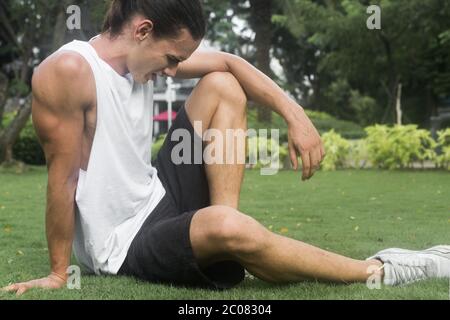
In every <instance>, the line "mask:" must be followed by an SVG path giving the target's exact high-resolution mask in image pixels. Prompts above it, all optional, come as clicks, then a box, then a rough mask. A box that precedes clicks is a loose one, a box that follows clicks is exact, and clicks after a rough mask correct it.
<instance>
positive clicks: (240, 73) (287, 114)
mask: <svg viewBox="0 0 450 320" xmlns="http://www.w3.org/2000/svg"><path fill="white" fill-rule="evenodd" d="M216 71H219V72H230V73H232V74H233V75H234V76H235V78H236V79H237V80H238V81H239V83H240V84H241V86H242V88H243V89H244V91H245V93H246V94H247V96H248V98H249V99H251V100H253V101H255V102H257V103H260V104H262V105H265V106H267V107H269V108H271V109H272V110H273V111H275V112H277V113H278V114H280V115H281V116H282V117H283V118H284V119H285V120H286V123H287V125H288V129H289V130H288V140H289V155H290V159H291V162H292V164H293V166H294V169H297V168H298V158H297V157H298V156H301V159H302V163H303V165H302V171H303V176H302V178H303V180H307V179H310V178H311V177H312V176H313V174H314V172H315V171H316V170H317V169H318V167H319V165H320V163H321V162H322V160H323V159H324V157H325V149H324V146H323V143H322V140H321V139H320V135H319V133H318V131H317V130H316V128H315V127H314V125H313V123H312V122H311V120H310V119H309V118H308V116H307V115H306V113H305V112H304V110H303V108H302V107H301V106H300V105H298V104H297V103H296V102H295V101H294V100H292V99H291V98H290V97H289V96H288V95H287V94H286V93H285V92H284V91H283V90H282V89H281V88H280V87H279V86H278V85H277V84H276V83H275V82H274V81H273V80H272V79H270V78H269V77H268V76H266V75H265V74H264V73H262V72H261V71H259V70H258V69H256V68H255V67H253V66H252V65H251V64H250V63H248V62H247V61H245V60H244V59H242V58H241V57H238V56H236V55H233V54H229V53H225V52H210V51H201V50H197V51H196V52H194V53H193V54H192V56H191V57H190V58H189V59H187V60H186V61H184V62H182V63H181V64H180V65H179V66H178V69H177V73H176V77H177V78H200V77H203V76H204V75H206V74H208V73H211V72H216Z"/></svg>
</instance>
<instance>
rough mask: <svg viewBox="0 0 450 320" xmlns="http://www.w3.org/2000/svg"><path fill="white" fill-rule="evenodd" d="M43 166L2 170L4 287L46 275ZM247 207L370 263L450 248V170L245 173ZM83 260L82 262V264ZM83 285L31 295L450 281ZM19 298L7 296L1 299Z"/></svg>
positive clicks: (428, 285)
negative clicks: (387, 251)
mask: <svg viewBox="0 0 450 320" xmlns="http://www.w3.org/2000/svg"><path fill="white" fill-rule="evenodd" d="M45 192H46V171H45V168H36V167H33V168H31V169H30V170H29V171H28V172H26V173H24V174H21V175H19V174H15V173H13V172H9V173H6V172H3V173H0V246H1V249H0V286H3V285H6V284H8V283H9V282H16V281H24V280H28V279H31V278H35V277H40V276H44V275H46V273H47V272H48V268H49V264H48V256H47V254H48V252H47V249H46V241H45V233H44V212H45ZM241 211H243V212H245V213H248V214H250V215H252V216H254V217H255V218H256V219H257V220H259V221H260V222H262V223H263V224H264V225H265V226H266V227H268V228H270V229H271V230H273V231H274V232H277V233H280V234H284V235H286V236H288V237H293V238H295V239H298V240H301V241H305V242H308V243H311V244H314V245H317V246H320V247H322V248H325V249H329V250H332V251H335V252H338V253H342V254H345V255H349V256H352V257H354V258H360V259H364V258H366V257H368V256H369V255H371V254H373V253H374V252H376V251H378V250H380V249H383V248H387V247H393V246H395V247H406V248H412V249H420V248H426V247H430V246H433V245H436V244H450V232H449V231H450V174H449V173H446V172H442V171H431V172H430V171H428V172H418V171H403V172H399V171H396V172H387V171H337V172H319V173H317V174H316V175H315V176H314V178H313V179H312V180H310V181H308V182H301V180H300V174H297V173H294V172H287V171H285V172H280V173H279V174H277V175H275V176H260V175H259V172H258V171H247V172H246V178H245V184H244V187H243V191H242V201H241ZM74 263H75V262H74ZM81 287H82V288H81V290H68V289H64V290H59V291H54V292H51V291H42V290H34V291H31V292H29V293H27V294H25V295H24V297H23V298H24V299H449V291H450V288H449V281H445V280H434V281H426V282H420V283H417V284H414V285H410V286H407V287H397V288H384V287H383V288H382V289H381V290H369V289H367V287H366V286H365V285H364V284H352V285H330V284H324V283H316V282H306V283H299V284H291V285H282V286H275V285H272V284H267V283H264V282H262V281H259V280H256V279H250V278H247V279H246V280H245V282H244V283H243V284H241V285H240V286H238V287H237V288H235V289H232V290H229V291H224V292H213V291H207V290H199V289H195V290H194V289H184V288H175V287H170V286H162V285H153V284H149V283H144V282H140V281H136V280H134V279H131V278H124V277H93V276H83V277H82V283H81ZM10 298H15V296H13V295H11V294H4V293H0V299H10Z"/></svg>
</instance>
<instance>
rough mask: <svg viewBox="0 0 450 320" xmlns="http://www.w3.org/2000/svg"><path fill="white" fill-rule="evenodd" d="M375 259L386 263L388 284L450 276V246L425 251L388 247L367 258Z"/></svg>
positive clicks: (385, 279) (394, 284)
mask: <svg viewBox="0 0 450 320" xmlns="http://www.w3.org/2000/svg"><path fill="white" fill-rule="evenodd" d="M373 259H378V260H381V262H383V263H384V266H383V267H384V280H383V283H384V284H385V285H388V286H397V285H402V284H408V283H412V282H416V281H419V280H424V279H431V278H450V246H436V247H433V248H429V249H426V250H423V251H412V250H405V249H398V248H392V249H386V250H383V251H380V252H378V253H377V254H376V255H374V256H372V257H370V258H368V259H367V260H373Z"/></svg>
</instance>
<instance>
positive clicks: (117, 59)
mask: <svg viewBox="0 0 450 320" xmlns="http://www.w3.org/2000/svg"><path fill="white" fill-rule="evenodd" d="M90 44H91V45H92V47H94V49H95V51H97V54H98V56H99V57H100V58H101V59H102V60H104V61H105V62H106V63H108V64H109V65H110V66H111V68H113V69H114V70H115V71H116V72H117V73H118V74H120V75H122V76H124V75H126V74H127V73H128V72H129V71H128V68H127V65H126V60H127V53H126V51H127V50H126V46H125V41H124V39H121V38H120V36H119V37H117V38H114V39H110V38H109V37H108V36H107V35H104V34H102V35H100V36H99V37H97V38H95V39H93V40H92V41H91V42H90Z"/></svg>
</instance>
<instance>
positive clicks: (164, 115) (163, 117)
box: [153, 111, 177, 121]
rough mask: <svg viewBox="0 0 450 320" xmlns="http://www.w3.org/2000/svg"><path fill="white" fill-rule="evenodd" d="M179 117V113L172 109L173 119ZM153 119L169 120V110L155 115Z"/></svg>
mask: <svg viewBox="0 0 450 320" xmlns="http://www.w3.org/2000/svg"><path fill="white" fill-rule="evenodd" d="M176 117H177V113H176V112H175V111H172V120H175V119H176ZM153 121H169V112H167V111H164V112H162V113H160V114H158V115H156V116H154V117H153Z"/></svg>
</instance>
